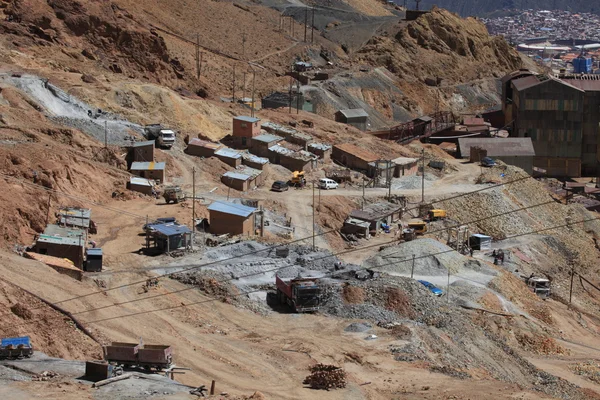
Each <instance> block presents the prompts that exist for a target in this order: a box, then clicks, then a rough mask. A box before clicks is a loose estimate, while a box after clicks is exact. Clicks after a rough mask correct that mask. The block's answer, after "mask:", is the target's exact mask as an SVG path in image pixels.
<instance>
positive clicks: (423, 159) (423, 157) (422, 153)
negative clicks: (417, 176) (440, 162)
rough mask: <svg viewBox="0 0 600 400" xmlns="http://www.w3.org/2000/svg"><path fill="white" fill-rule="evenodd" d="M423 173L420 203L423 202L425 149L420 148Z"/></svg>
mask: <svg viewBox="0 0 600 400" xmlns="http://www.w3.org/2000/svg"><path fill="white" fill-rule="evenodd" d="M421 157H422V163H421V168H422V169H423V174H422V176H421V203H425V149H423V150H421Z"/></svg>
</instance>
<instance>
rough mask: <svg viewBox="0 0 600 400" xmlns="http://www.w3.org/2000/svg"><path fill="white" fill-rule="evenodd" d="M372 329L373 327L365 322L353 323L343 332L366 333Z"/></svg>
mask: <svg viewBox="0 0 600 400" xmlns="http://www.w3.org/2000/svg"><path fill="white" fill-rule="evenodd" d="M371 328H373V325H371V324H369V323H367V322H353V323H351V324H350V325H348V326H347V327H346V328H344V332H367V331H369V330H371Z"/></svg>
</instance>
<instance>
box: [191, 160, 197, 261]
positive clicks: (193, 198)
mask: <svg viewBox="0 0 600 400" xmlns="http://www.w3.org/2000/svg"><path fill="white" fill-rule="evenodd" d="M195 234H196V167H194V168H192V241H191V242H192V243H191V247H192V250H194V236H195Z"/></svg>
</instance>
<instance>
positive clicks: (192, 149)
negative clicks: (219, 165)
mask: <svg viewBox="0 0 600 400" xmlns="http://www.w3.org/2000/svg"><path fill="white" fill-rule="evenodd" d="M221 147H222V145H220V144H218V143H213V142H209V141H207V140H202V139H198V138H193V139H192V140H190V141H189V143H188V146H187V148H186V149H185V152H186V153H187V154H189V155H191V156H198V157H204V158H209V157H212V156H214V155H215V151H217V150H219V149H220V148H221Z"/></svg>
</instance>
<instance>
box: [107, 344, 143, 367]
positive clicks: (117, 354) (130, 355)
mask: <svg viewBox="0 0 600 400" xmlns="http://www.w3.org/2000/svg"><path fill="white" fill-rule="evenodd" d="M139 349H140V345H139V343H121V342H113V343H112V344H111V345H110V346H104V359H105V360H106V361H119V362H123V363H131V364H135V363H136V362H137V354H138V351H139Z"/></svg>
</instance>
